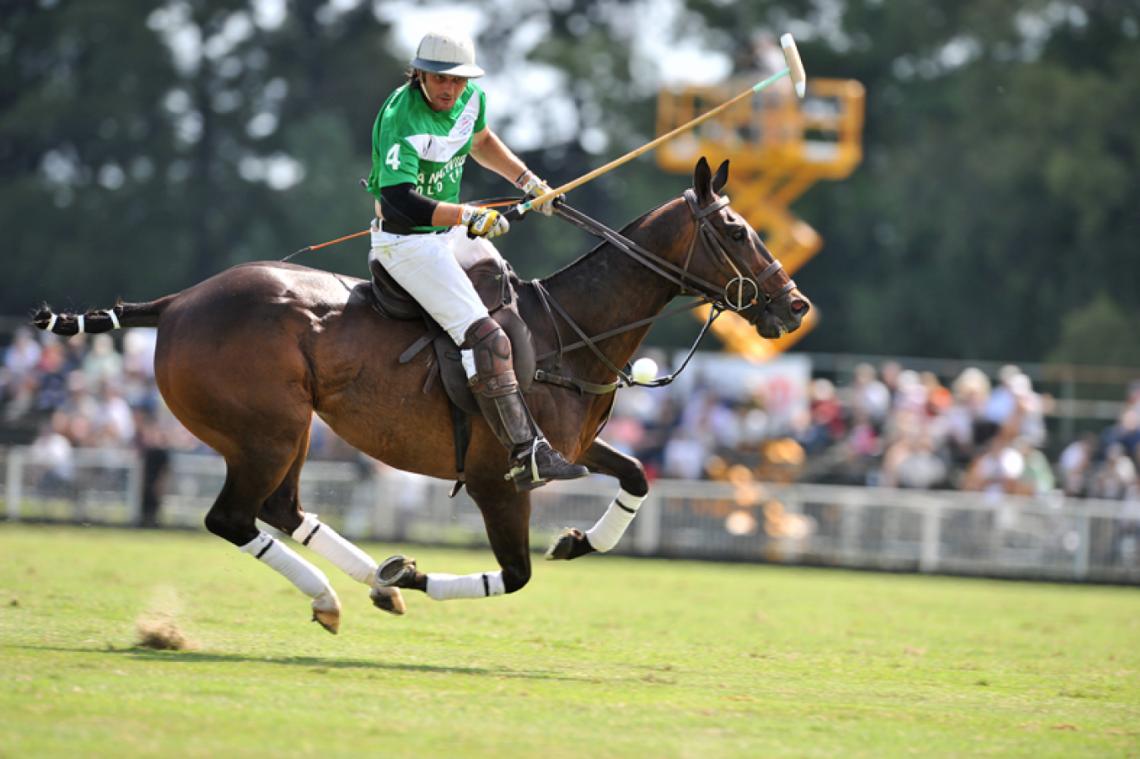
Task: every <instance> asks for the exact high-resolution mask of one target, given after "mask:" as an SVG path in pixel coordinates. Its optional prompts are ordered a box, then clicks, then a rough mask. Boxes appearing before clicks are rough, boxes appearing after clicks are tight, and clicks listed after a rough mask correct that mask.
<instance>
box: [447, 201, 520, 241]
mask: <svg viewBox="0 0 1140 759" xmlns="http://www.w3.org/2000/svg"><path fill="white" fill-rule="evenodd" d="M460 221H461V223H462V224H463V225H464V226H466V227H467V236H468V237H485V238H487V239H488V240H490V239H491V238H494V237H498V236H499V235H505V234H506V233H507V232H509V231H510V229H511V223H510V222H509V221H507V219H506V217H504V216H503V215H502V214H501V213H499V212H498V211H496V210H495V209H493V208H479V207H478V206H467V205H465V206H463V213H462V214H461V215H460Z"/></svg>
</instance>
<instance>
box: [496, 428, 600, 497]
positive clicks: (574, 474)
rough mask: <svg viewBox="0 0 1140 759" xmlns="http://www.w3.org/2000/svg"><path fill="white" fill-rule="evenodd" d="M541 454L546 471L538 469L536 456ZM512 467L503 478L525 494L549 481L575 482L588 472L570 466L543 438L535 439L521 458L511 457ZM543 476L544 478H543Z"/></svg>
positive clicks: (585, 469)
mask: <svg viewBox="0 0 1140 759" xmlns="http://www.w3.org/2000/svg"><path fill="white" fill-rule="evenodd" d="M540 451H541V452H543V453H544V456H545V458H546V461H545V462H544V463H545V464H546V466H547V471H545V472H543V471H541V470H540V468H539V463H538V454H539V452H540ZM511 460H512V464H513V465H512V466H511V468H510V469H509V470H507V473H506V474H505V475H504V476H503V479H505V480H512V481H514V484H515V490H518V491H519V492H525V491H527V490H534V489H535V488H538V487H542V486H543V485H545V484H546V483H547V482H550V481H551V480H576V479H578V478H579V477H586V476H587V475H589V474H590V470H589V469H587V468H586V467H584V466H582V465H581V464H572V463H571V462H569V461H567V460H566V459H565V458H564V457H563V456H562V454H561V453H559V452H558V451H557V450H555V449H554V447H553V446H551V445H550V443H549V442H547V440H546V438H544V437H541V436H539V437H536V438H535V439H534V440H533V441H531V444H530V451H529V452H528V453H527V454H524V455H523V456H519V455H517V454H516V455H513V456H512V457H511ZM544 475H545V476H544Z"/></svg>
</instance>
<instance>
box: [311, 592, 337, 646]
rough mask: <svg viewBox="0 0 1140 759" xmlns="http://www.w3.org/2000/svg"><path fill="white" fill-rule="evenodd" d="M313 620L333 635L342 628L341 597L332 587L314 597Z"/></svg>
mask: <svg viewBox="0 0 1140 759" xmlns="http://www.w3.org/2000/svg"><path fill="white" fill-rule="evenodd" d="M313 621H314V622H316V623H317V624H319V625H320V626H321V627H323V628H325V629H326V630H328V631H329V632H331V633H332V634H333V635H336V634H337V631H338V630H340V599H339V598H337V597H336V593H334V592H333V591H332V589H331V588H330V589H328V590H326V591H325V592H324V593H321V594H320V595H319V596H317V597H316V598H314V599H313Z"/></svg>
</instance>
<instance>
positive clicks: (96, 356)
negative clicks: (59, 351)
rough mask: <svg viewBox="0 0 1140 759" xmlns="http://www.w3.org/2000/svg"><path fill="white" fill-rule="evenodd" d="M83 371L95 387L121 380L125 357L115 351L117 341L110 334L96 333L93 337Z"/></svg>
mask: <svg viewBox="0 0 1140 759" xmlns="http://www.w3.org/2000/svg"><path fill="white" fill-rule="evenodd" d="M83 373H84V374H85V375H87V379H88V380H89V381H90V382H91V383H92V385H93V386H95V387H98V386H99V385H101V384H103V383H105V382H114V383H118V382H119V381H120V380H121V378H122V374H123V358H122V356H120V355H119V354H118V352H116V351H115V342H114V341H113V340H112V339H111V336H110V335H107V334H102V335H95V337H94V339H92V341H91V349H90V350H89V351H87V355H86V356H85V357H84V359H83Z"/></svg>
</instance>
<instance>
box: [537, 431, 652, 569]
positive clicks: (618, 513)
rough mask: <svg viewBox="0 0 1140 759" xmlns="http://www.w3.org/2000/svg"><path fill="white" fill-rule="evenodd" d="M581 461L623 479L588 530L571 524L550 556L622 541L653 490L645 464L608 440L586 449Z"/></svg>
mask: <svg viewBox="0 0 1140 759" xmlns="http://www.w3.org/2000/svg"><path fill="white" fill-rule="evenodd" d="M580 461H581V463H583V464H585V465H586V466H587V467H588V468H589V470H590V471H591V472H596V473H598V474H608V475H610V476H611V477H617V479H618V482H620V483H621V489H620V490H618V494H617V495H616V496H615V497H614V499H613V500H612V501H610V505H609V508H607V509H606V512H605V513H604V514H602V517H601V518H600V519H599V520H598V521H597V522H596V523H595V524H594V526H593V527H591V528H590V529H589V530H587V531H586V532H582V531H581V530H578V529H574V528H571V527H567V528H566V529H564V530H563V531H562V533H561V534H560V535H559V536H558V537H557V538H556V539H555V540H554V543H553V544H552V545H551V546H550V548H549V549H548V550H547V552H546V558H547V560H554V559H566V560H569V559H576V558H578V557H579V556H585V555H586V554H588V553H594V552H595V551H598V552H600V553H605V552H606V551H609V550H610V549H611V548H613V547H614V546H616V545H617V544H618V541H619V540H621V536H622V535H624V534H625V531H626V529H627V528H628V527H629V523H630V522H632V521H633V518H634V517H635V516H636V515H637V510H638V509H639V508H641V504H642V502H643V501H645V497H646V495H648V494H649V481H648V480H647V479H646V478H645V468H644V467H642V466H641V462H640V461H638V460H637V459H635V458H633V457H632V456H626V455H625V454H624V453H622V452H621V451H619V450H617V449H616V448H614V447H613V446H612V445H610V444H609V443H607V442H605V441H604V440H601V439H598V440H595V441H594V442H593V444H592V445H591V446H590V447H589V448H587V449H586V452H585V453H584V454H583V455H582V458H581V460H580Z"/></svg>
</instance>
